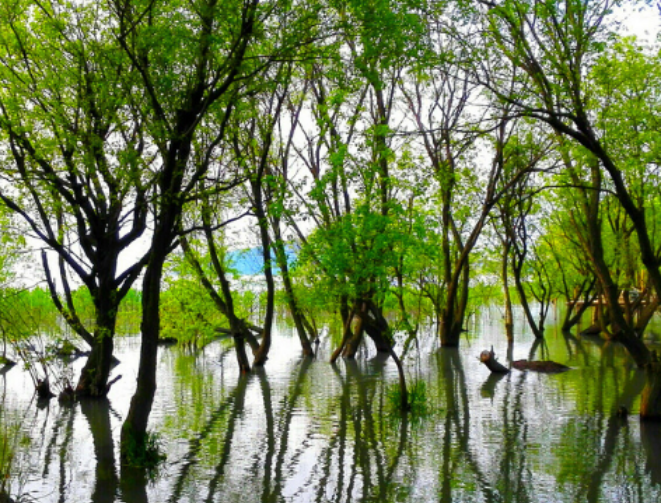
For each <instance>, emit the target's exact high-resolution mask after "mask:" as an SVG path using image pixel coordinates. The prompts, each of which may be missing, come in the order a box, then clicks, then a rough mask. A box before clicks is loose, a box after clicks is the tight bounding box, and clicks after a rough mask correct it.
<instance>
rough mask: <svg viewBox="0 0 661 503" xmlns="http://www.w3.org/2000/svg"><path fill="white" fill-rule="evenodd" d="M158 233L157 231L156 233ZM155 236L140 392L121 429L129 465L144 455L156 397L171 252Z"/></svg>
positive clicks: (145, 290) (145, 285)
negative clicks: (133, 458)
mask: <svg viewBox="0 0 661 503" xmlns="http://www.w3.org/2000/svg"><path fill="white" fill-rule="evenodd" d="M157 232H158V230H157ZM160 234H161V236H155V239H154V245H153V248H152V254H151V259H150V261H149V265H148V266H147V270H146V271H145V276H144V279H143V282H142V326H141V329H142V345H141V347H140V367H139V369H138V378H137V388H136V390H135V394H134V395H133V398H132V399H131V405H130V408H129V413H128V416H127V418H126V420H125V421H124V424H123V426H122V433H121V456H122V461H123V462H127V461H130V457H131V455H132V452H134V451H137V452H144V450H145V447H146V440H147V423H148V421H149V414H150V413H151V408H152V404H153V402H154V395H155V394H156V363H157V356H158V335H159V329H160V328H159V327H160V313H159V305H160V298H161V277H162V275H163V264H164V262H165V258H166V256H167V250H168V248H169V240H165V239H164V236H162V234H163V232H162V231H161V232H160ZM159 238H160V239H159Z"/></svg>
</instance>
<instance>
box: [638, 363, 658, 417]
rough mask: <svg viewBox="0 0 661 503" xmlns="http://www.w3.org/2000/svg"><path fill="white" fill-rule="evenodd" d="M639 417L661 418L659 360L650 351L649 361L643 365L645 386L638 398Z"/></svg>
mask: <svg viewBox="0 0 661 503" xmlns="http://www.w3.org/2000/svg"><path fill="white" fill-rule="evenodd" d="M640 419H647V420H655V421H659V420H661V362H659V357H658V356H657V354H656V351H652V357H651V359H650V362H649V363H648V364H647V365H645V388H644V389H643V395H642V397H641V399H640Z"/></svg>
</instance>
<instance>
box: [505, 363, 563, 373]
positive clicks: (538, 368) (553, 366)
mask: <svg viewBox="0 0 661 503" xmlns="http://www.w3.org/2000/svg"><path fill="white" fill-rule="evenodd" d="M512 367H514V368H515V369H517V370H532V371H534V372H545V373H548V374H552V373H557V372H566V371H567V370H571V368H570V367H567V365H563V364H562V363H557V362H553V361H550V360H538V361H528V360H516V361H514V362H512Z"/></svg>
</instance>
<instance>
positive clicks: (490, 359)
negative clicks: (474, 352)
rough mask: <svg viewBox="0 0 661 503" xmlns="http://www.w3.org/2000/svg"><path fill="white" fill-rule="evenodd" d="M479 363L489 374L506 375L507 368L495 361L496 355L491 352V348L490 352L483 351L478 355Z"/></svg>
mask: <svg viewBox="0 0 661 503" xmlns="http://www.w3.org/2000/svg"><path fill="white" fill-rule="evenodd" d="M480 361H481V362H482V363H484V364H485V365H486V366H487V368H488V369H489V370H490V371H491V372H495V373H496V374H506V373H508V372H509V369H508V368H507V367H505V366H504V365H503V364H502V363H500V362H498V361H497V360H496V353H494V352H493V346H491V351H487V350H484V351H482V352H481V353H480Z"/></svg>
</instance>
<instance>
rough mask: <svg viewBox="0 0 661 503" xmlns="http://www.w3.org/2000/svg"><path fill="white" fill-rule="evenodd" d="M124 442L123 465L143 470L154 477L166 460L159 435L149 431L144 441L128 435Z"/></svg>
mask: <svg viewBox="0 0 661 503" xmlns="http://www.w3.org/2000/svg"><path fill="white" fill-rule="evenodd" d="M123 442H124V444H123V445H122V464H124V465H126V466H130V467H132V468H142V469H145V470H147V471H148V472H149V473H150V475H154V474H155V472H156V470H157V468H158V466H159V465H160V464H161V463H162V462H163V461H165V459H166V455H165V454H164V453H163V450H162V448H161V439H160V436H159V435H158V433H154V432H150V431H148V432H147V433H146V434H145V435H144V438H142V439H138V438H136V436H135V435H128V436H127V437H126V439H124V440H123Z"/></svg>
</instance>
